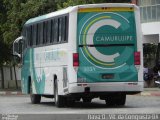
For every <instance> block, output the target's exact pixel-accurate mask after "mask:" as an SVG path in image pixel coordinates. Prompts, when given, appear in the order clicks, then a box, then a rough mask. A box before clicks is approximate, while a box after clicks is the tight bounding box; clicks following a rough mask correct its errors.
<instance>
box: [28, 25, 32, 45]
mask: <svg viewBox="0 0 160 120" xmlns="http://www.w3.org/2000/svg"><path fill="white" fill-rule="evenodd" d="M32 45H33V41H32V26H29V27H28V46H32Z"/></svg>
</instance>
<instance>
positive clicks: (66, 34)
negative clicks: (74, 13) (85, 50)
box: [64, 16, 69, 42]
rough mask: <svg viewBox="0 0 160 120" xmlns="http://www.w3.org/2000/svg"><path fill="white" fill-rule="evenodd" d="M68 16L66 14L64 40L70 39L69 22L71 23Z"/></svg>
mask: <svg viewBox="0 0 160 120" xmlns="http://www.w3.org/2000/svg"><path fill="white" fill-rule="evenodd" d="M68 19H69V18H68V16H65V34H64V35H65V36H64V41H66V42H67V41H68V24H69V20H68Z"/></svg>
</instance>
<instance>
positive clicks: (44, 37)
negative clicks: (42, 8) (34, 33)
mask: <svg viewBox="0 0 160 120" xmlns="http://www.w3.org/2000/svg"><path fill="white" fill-rule="evenodd" d="M45 43H46V24H45V22H43V44H45Z"/></svg>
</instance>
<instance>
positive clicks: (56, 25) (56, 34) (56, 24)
mask: <svg viewBox="0 0 160 120" xmlns="http://www.w3.org/2000/svg"><path fill="white" fill-rule="evenodd" d="M58 28H59V26H58V18H56V19H55V24H54V33H55V34H54V42H55V43H57V42H58V41H59V40H58V38H59V37H58V36H59V35H58Z"/></svg>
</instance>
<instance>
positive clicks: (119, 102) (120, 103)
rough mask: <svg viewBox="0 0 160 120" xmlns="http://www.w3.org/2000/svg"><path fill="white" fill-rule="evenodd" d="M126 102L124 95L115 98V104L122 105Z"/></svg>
mask: <svg viewBox="0 0 160 120" xmlns="http://www.w3.org/2000/svg"><path fill="white" fill-rule="evenodd" d="M125 103H126V95H125V94H124V95H121V96H119V98H118V99H117V100H116V105H120V106H124V105H125Z"/></svg>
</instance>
